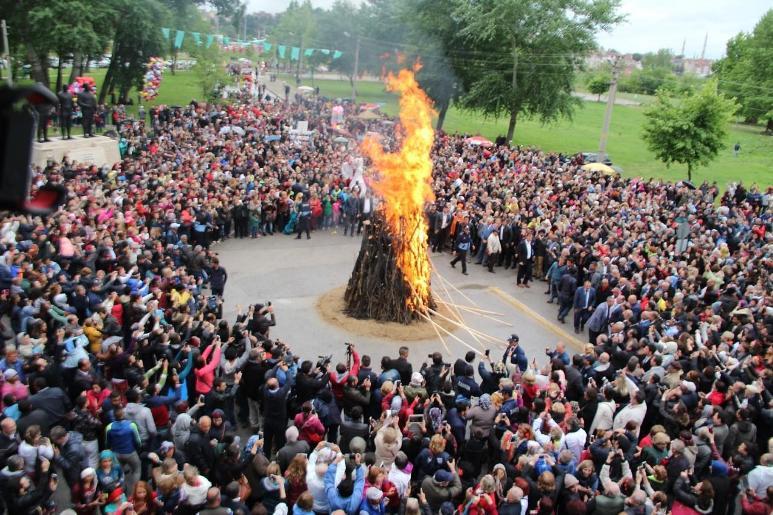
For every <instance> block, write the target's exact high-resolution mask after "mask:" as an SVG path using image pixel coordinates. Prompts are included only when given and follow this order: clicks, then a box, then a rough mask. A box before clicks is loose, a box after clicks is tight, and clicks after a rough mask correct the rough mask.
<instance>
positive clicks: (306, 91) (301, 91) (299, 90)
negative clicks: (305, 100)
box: [298, 86, 314, 95]
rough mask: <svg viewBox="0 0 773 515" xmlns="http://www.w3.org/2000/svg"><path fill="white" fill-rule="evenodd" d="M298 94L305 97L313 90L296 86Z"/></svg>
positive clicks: (308, 87)
mask: <svg viewBox="0 0 773 515" xmlns="http://www.w3.org/2000/svg"><path fill="white" fill-rule="evenodd" d="M298 93H300V94H302V95H306V94H308V93H314V88H312V87H310V86H298Z"/></svg>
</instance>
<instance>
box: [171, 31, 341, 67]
mask: <svg viewBox="0 0 773 515" xmlns="http://www.w3.org/2000/svg"><path fill="white" fill-rule="evenodd" d="M185 33H186V31H184V30H177V29H170V28H168V27H161V35H162V36H163V37H164V39H165V40H166V41H172V43H173V45H174V48H175V49H178V50H179V49H180V48H182V46H183V41H184V40H185ZM190 35H191V37H192V38H193V42H194V43H195V44H196V46H202V45H203V44H204V41H203V38H202V34H201V33H200V32H190ZM173 36H174V37H173ZM206 36H207V41H206V47H207V48H209V47H211V46H212V44H213V43H215V42H217V43H218V44H219V45H221V46H224V47H230V46H231V45H232V44H233V45H234V47H235V48H233V49H230V48H229V50H239V48H238V47H240V48H242V49H245V48H247V47H253V48H255V49H256V50H257V51H258V53H266V52H270V51H271V50H272V49H273V48H274V47H276V51H277V56H278V57H279V59H285V58H287V57H289V58H290V60H292V61H298V60H299V59H300V58H301V49H300V48H298V47H288V46H286V45H281V44H278V43H269V42H268V41H266V40H265V39H255V38H253V39H252V40H250V41H242V40H240V39H237V40H235V41H234V42H233V43H232V41H231V38H229V37H228V36H224V35H222V34H206ZM288 49H289V50H290V52H289V56H288V55H287V54H288V52H287V50H288ZM302 53H303V57H313V56H314V54H315V53H321V54H322V55H326V56H330V55H332V58H333V59H339V58H340V57H341V56H342V55H343V52H341V51H339V50H330V49H327V48H304V49H303V52H302Z"/></svg>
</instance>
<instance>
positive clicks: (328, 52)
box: [319, 48, 330, 55]
mask: <svg viewBox="0 0 773 515" xmlns="http://www.w3.org/2000/svg"><path fill="white" fill-rule="evenodd" d="M319 51H320V52H322V55H330V50H328V49H327V48H320V49H319Z"/></svg>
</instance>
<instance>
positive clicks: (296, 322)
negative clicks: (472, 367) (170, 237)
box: [215, 231, 586, 366]
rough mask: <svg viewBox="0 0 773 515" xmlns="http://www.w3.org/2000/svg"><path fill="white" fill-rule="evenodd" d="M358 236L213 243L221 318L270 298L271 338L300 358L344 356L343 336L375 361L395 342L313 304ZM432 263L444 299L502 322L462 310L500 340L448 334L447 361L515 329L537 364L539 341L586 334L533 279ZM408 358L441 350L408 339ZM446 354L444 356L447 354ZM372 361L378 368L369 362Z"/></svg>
mask: <svg viewBox="0 0 773 515" xmlns="http://www.w3.org/2000/svg"><path fill="white" fill-rule="evenodd" d="M360 242H361V240H360V238H358V237H354V238H351V237H345V236H343V235H341V233H340V232H339V233H338V234H336V235H334V234H331V233H327V232H320V231H317V232H314V233H313V234H312V238H311V240H306V239H305V238H304V239H302V240H296V239H295V238H294V237H291V236H285V235H274V236H269V237H265V238H259V239H257V240H253V239H242V240H235V239H229V240H227V241H226V242H224V243H222V244H220V245H218V246H216V247H215V250H216V251H217V252H218V253H219V254H220V260H221V263H222V264H223V265H224V266H225V268H226V270H227V271H228V283H227V285H226V290H225V301H226V302H225V309H224V316H225V317H226V318H227V319H233V318H234V316H235V312H236V306H237V305H241V307H242V308H243V309H244V310H246V309H247V307H248V306H249V305H250V304H255V303H262V304H264V303H265V302H266V301H269V300H270V301H272V304H273V305H274V306H275V312H276V316H277V326H276V327H275V328H272V330H271V335H272V337H274V338H279V339H281V340H284V341H287V342H288V343H289V344H290V345H291V346H292V347H293V348H294V349H297V350H298V352H299V353H300V355H301V356H303V357H304V358H309V359H311V358H316V357H317V356H318V355H321V354H330V353H333V354H334V356H335V358H334V359H343V356H344V342H346V341H354V342H356V343H357V345H358V347H359V348H360V349H361V351H362V352H365V353H368V354H370V355H371V356H372V357H373V358H374V360H376V362H377V361H378V360H379V359H380V358H381V356H383V355H396V354H397V348H398V347H399V346H400V345H402V342H396V341H390V340H389V339H381V338H375V337H356V336H353V335H351V334H347V333H346V332H345V331H344V330H342V329H341V328H340V327H337V326H333V325H331V324H330V323H328V322H326V321H325V320H322V318H321V317H320V316H319V314H318V312H317V309H316V302H317V300H318V299H319V297H320V296H322V295H324V294H325V293H327V292H329V291H330V290H332V289H335V288H337V287H340V286H343V285H345V284H346V282H347V281H348V279H349V276H350V275H351V271H352V267H353V265H354V261H355V259H356V257H357V253H358V252H359V248H360ZM432 261H433V266H434V267H435V270H436V271H437V272H439V273H440V274H442V276H443V277H444V278H446V279H448V280H449V281H450V282H451V283H452V284H454V285H455V286H456V287H457V288H458V289H459V291H460V292H461V293H456V292H450V294H449V295H448V297H449V298H450V301H451V302H454V303H458V304H466V305H471V304H472V305H475V306H478V307H479V308H481V309H484V310H488V311H494V312H498V313H502V314H503V315H504V316H503V317H502V318H503V319H504V320H505V321H507V323H508V325H502V324H499V323H497V322H495V321H493V320H491V319H487V318H485V317H481V316H476V315H465V317H464V319H465V323H466V324H468V325H469V326H470V327H472V328H473V329H476V330H478V331H482V332H485V333H487V334H490V335H492V336H495V337H497V338H501V342H502V344H501V346H499V349H497V345H488V344H485V343H484V344H483V345H481V344H479V343H478V342H476V341H474V340H473V339H472V338H471V337H470V336H469V334H468V333H466V332H465V331H463V330H458V331H456V332H454V334H455V336H457V338H458V339H459V340H461V341H459V340H456V339H454V338H451V337H446V338H444V339H445V340H446V343H447V345H448V349H449V350H450V354H451V356H453V357H454V359H455V358H456V357H458V356H462V355H464V353H465V352H467V351H468V350H470V348H473V349H474V350H476V351H478V352H482V351H483V350H485V348H487V347H490V348H491V349H492V353H493V355H501V354H500V353H501V351H502V349H503V348H504V344H505V340H506V338H507V336H509V335H510V334H511V333H517V334H518V335H519V336H520V338H521V344H522V346H523V348H524V350H525V351H526V352H527V355H528V356H529V357H530V358H533V357H536V358H537V359H538V361H539V362H540V363H544V362H545V361H546V360H547V358H546V357H545V347H546V346H550V347H553V346H554V345H555V344H556V342H558V341H563V342H566V343H568V344H569V345H570V347H571V348H572V349H575V350H576V351H579V350H581V345H582V343H583V341H584V340H585V339H586V337H584V336H583V337H582V339H580V338H576V337H575V335H574V334H573V332H572V329H571V326H569V331H567V330H566V328H567V326H562V325H560V324H558V323H556V322H555V317H556V309H555V307H554V305H550V304H546V302H545V301H546V296H545V295H543V292H544V291H545V283H543V282H540V281H537V282H534V283H533V284H532V287H531V288H530V289H522V288H516V287H515V272H514V271H513V270H503V269H501V268H496V269H495V270H496V273H494V274H490V273H488V272H487V271H486V269H485V268H483V267H481V266H478V265H474V264H471V265H469V270H468V271H469V274H470V275H468V276H464V275H462V273H461V270H460V268H459V266H458V265H457V268H456V269H452V268H451V267H450V265H449V263H450V261H451V255H450V254H442V255H441V254H433V255H432ZM441 284H442V282H441V281H440V280H439V279H438V278H433V288H434V291H435V292H436V294H438V295H441V296H446V295H445V292H443V291H442V288H441ZM407 345H408V346H409V347H410V348H411V349H412V351H413V352H412V353H411V361H412V362H413V363H414V366H419V365H420V364H421V363H422V362H423V361H424V360H426V359H427V354H430V353H432V352H434V351H437V350H440V351H442V350H443V347H442V345H441V343H440V342H439V341H438V339H437V338H432V339H428V340H422V341H417V342H411V343H409V344H407ZM446 358H447V359H449V358H450V356H447V357H446ZM376 366H378V365H377V364H376Z"/></svg>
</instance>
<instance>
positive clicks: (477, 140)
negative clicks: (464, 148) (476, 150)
mask: <svg viewBox="0 0 773 515" xmlns="http://www.w3.org/2000/svg"><path fill="white" fill-rule="evenodd" d="M464 142H465V143H467V144H468V145H474V146H476V147H478V146H480V147H493V146H494V143H492V142H491V141H490V140H487V139H486V138H484V137H483V136H473V137H472V138H467V139H466V140H464Z"/></svg>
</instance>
